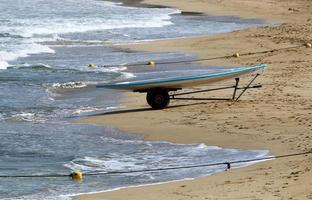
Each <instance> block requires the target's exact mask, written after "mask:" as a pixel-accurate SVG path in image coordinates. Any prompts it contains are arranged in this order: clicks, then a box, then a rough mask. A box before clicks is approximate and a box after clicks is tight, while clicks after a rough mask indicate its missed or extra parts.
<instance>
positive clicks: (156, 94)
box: [146, 89, 170, 109]
mask: <svg viewBox="0 0 312 200" xmlns="http://www.w3.org/2000/svg"><path fill="white" fill-rule="evenodd" d="M146 101H147V103H148V104H149V105H150V106H151V107H152V108H153V109H163V108H165V107H166V106H168V104H169V102H170V97H169V94H168V91H167V90H161V89H157V90H151V91H148V92H147V95H146Z"/></svg>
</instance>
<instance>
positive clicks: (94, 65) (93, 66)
mask: <svg viewBox="0 0 312 200" xmlns="http://www.w3.org/2000/svg"><path fill="white" fill-rule="evenodd" d="M88 67H89V68H96V64H92V63H91V64H89V65H88Z"/></svg>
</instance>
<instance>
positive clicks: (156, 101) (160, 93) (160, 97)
mask: <svg viewBox="0 0 312 200" xmlns="http://www.w3.org/2000/svg"><path fill="white" fill-rule="evenodd" d="M259 75H260V74H259V73H257V74H256V75H255V76H254V77H253V78H252V79H251V80H250V81H249V83H248V84H247V85H246V86H245V87H239V86H238V85H239V81H240V78H235V85H233V86H227V87H219V88H211V89H205V90H195V91H191V92H182V93H175V94H169V92H172V91H178V90H182V88H161V87H160V88H151V89H144V90H134V92H140V93H147V95H146V100H147V102H148V104H149V105H150V106H151V107H152V108H153V109H163V108H165V107H167V106H168V104H169V102H170V100H185V101H189V100H193V101H211V100H212V101H234V102H236V101H238V100H239V99H240V98H241V97H242V95H243V94H244V93H245V92H246V91H247V90H248V89H255V88H261V87H262V85H261V84H259V85H253V86H252V85H251V84H252V83H253V82H254V81H255V80H256V78H257V77H258V76H259ZM231 88H233V89H234V91H233V94H232V98H194V97H176V96H183V95H188V94H196V93H202V92H212V91H218V90H226V89H231ZM238 90H242V91H241V93H240V94H238V95H237V91H238Z"/></svg>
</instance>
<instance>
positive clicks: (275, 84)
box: [75, 0, 312, 200]
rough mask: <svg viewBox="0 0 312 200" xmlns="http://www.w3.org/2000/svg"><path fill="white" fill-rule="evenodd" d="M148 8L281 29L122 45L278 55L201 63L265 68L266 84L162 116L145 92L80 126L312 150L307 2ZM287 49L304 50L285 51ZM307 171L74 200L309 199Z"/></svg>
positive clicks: (310, 9)
mask: <svg viewBox="0 0 312 200" xmlns="http://www.w3.org/2000/svg"><path fill="white" fill-rule="evenodd" d="M147 3H155V4H162V5H165V6H175V7H178V8H180V9H181V10H183V11H187V12H204V13H207V14H210V15H211V14H214V15H235V16H241V17H244V18H263V19H266V20H270V21H275V22H283V23H282V24H280V25H278V26H273V27H262V28H250V29H245V30H241V31H235V32H232V33H226V34H221V35H217V36H212V37H208V36H203V37H192V38H186V39H185V38H184V39H176V40H165V41H155V42H149V43H143V44H136V45H130V46H123V48H126V49H131V50H140V51H179V52H187V53H191V54H194V55H197V56H198V57H199V58H207V57H215V56H223V55H232V54H234V53H236V52H238V53H240V54H243V53H250V52H256V51H267V50H271V49H281V50H276V51H272V52H267V53H258V54H252V55H245V56H241V57H239V58H234V57H233V58H230V59H223V60H213V61H209V62H202V63H201V64H207V65H220V66H222V65H232V66H247V65H254V64H258V63H267V64H268V65H269V67H268V69H267V70H266V71H265V73H264V74H263V75H261V76H260V77H259V78H258V80H257V82H258V83H261V84H263V87H262V88H261V89H257V90H250V91H248V92H247V93H246V94H245V95H244V96H243V97H242V99H241V100H240V101H239V102H236V103H232V102H171V104H170V107H169V108H167V109H164V110H157V111H155V110H150V109H149V108H148V106H147V105H146V102H145V96H144V94H136V93H129V94H127V98H125V99H124V104H125V105H126V106H127V108H126V111H125V112H122V113H111V114H105V115H104V114H103V115H101V116H96V117H89V118H85V119H82V120H81V121H80V122H81V123H91V124H100V125H109V126H114V127H116V128H119V129H121V130H123V131H127V132H131V133H135V134H140V135H143V136H144V138H145V139H146V140H165V141H171V142H176V143H206V144H207V145H216V146H221V147H230V148H239V149H268V150H270V151H271V152H272V153H273V154H274V155H282V154H289V153H297V152H305V151H310V150H311V144H310V143H311V141H312V85H311V77H312V56H311V55H312V48H307V47H305V46H304V44H305V43H308V42H309V43H311V42H312V34H311V33H312V2H311V1H303V0H302V1H299V0H294V1H290V0H285V1H278V0H273V1H272V0H271V1H269V0H264V1H261V2H259V1H253V0H247V1H246V0H227V1H220V0H219V1H217V0H211V1H190V0H186V1H183V2H181V1H177V0H170V1H166V3H164V2H162V1H158V0H148V1H147ZM291 46H298V47H297V48H293V49H284V50H283V48H285V47H291ZM156 67H157V66H156ZM201 95H207V94H201ZM218 95H226V94H225V93H219V94H218ZM142 124H143V125H142ZM311 164H312V157H311V155H308V156H298V157H292V158H283V159H276V160H271V161H267V162H264V163H259V164H256V165H253V166H250V167H246V168H241V169H233V170H230V171H227V172H224V173H219V174H215V175H212V176H208V177H202V178H197V179H195V180H190V181H179V182H174V183H166V184H161V185H154V186H145V187H136V188H127V189H121V190H118V191H114V192H106V193H98V194H91V195H81V196H77V197H75V199H83V200H85V199H92V200H93V199H125V198H126V199H164V200H166V199H177V200H178V199H300V200H302V199H312V171H311V168H312V167H311V166H312V165H311Z"/></svg>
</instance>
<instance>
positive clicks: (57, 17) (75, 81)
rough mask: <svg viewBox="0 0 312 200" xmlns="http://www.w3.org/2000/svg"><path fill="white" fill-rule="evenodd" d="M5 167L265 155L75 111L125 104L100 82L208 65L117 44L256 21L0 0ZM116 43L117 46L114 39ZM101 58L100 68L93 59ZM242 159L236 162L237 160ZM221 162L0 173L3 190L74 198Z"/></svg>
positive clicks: (89, 2) (193, 173)
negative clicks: (98, 121) (160, 138)
mask: <svg viewBox="0 0 312 200" xmlns="http://www.w3.org/2000/svg"><path fill="white" fill-rule="evenodd" d="M0 13H1V15H0V137H1V140H0V176H3V175H51V174H69V173H70V172H71V171H73V170H82V171H83V172H89V173H94V172H98V171H101V172H106V171H118V170H122V171H124V170H141V169H150V168H163V167H174V166H185V165H190V164H194V163H198V164H204V163H212V162H223V161H231V160H238V159H250V158H258V157H262V156H265V155H267V154H268V153H269V152H267V151H264V150H249V151H246V150H245V151H242V150H234V149H222V148H219V147H209V146H206V145H204V144H192V145H183V144H172V143H167V142H148V141H143V140H142V138H140V137H137V136H134V135H130V134H127V133H123V132H121V131H118V130H116V129H114V128H112V127H99V126H92V125H78V124H74V123H73V120H74V119H77V118H78V117H79V116H84V115H88V114H94V113H103V112H106V111H110V110H114V109H119V108H120V107H122V106H123V105H121V103H120V99H121V95H122V93H121V92H118V91H110V90H98V89H95V87H94V86H95V84H97V83H103V82H110V81H116V80H127V79H143V78H152V77H159V76H161V77H164V76H176V75H185V74H190V73H192V74H199V73H208V72H211V71H217V70H219V71H220V70H223V69H224V68H218V69H216V68H213V67H211V68H206V67H200V66H199V67H192V68H190V67H189V66H188V65H187V64H179V65H170V66H157V67H156V68H149V67H144V66H140V67H139V66H138V67H135V66H133V67H126V66H123V64H129V63H142V62H146V61H148V60H150V59H153V60H160V61H173V60H178V61H180V60H187V59H194V58H195V57H194V56H193V55H188V54H185V53H182V52H164V53H148V52H133V51H124V50H120V49H118V46H116V44H122V43H133V42H135V43H136V42H141V41H146V40H156V39H166V38H176V37H186V36H196V35H207V34H218V33H222V32H228V31H234V30H238V29H242V28H247V27H254V26H262V25H264V23H263V22H261V21H258V20H241V19H239V18H235V17H212V16H202V15H181V14H180V13H181V12H180V11H179V10H177V9H173V8H152V7H151V8H144V7H139V8H138V7H127V6H125V5H123V4H121V3H115V2H107V1H99V0H54V1H50V0H32V1H27V0H17V1H14V2H13V1H7V0H0ZM116 47H117V48H116ZM90 63H95V64H97V65H98V67H97V68H94V69H91V68H88V64H90ZM237 167H239V166H237ZM223 170H224V166H219V167H210V168H208V167H206V168H195V169H184V170H173V171H162V172H148V173H133V174H122V175H118V174H115V175H110V176H108V175H106V176H92V177H86V179H85V181H84V182H83V183H77V182H73V181H71V180H70V179H69V178H66V177H60V178H0V199H62V198H63V199H69V198H70V195H72V194H77V193H85V192H93V191H102V190H109V189H114V188H119V187H127V186H132V185H141V184H151V183H158V182H165V181H171V180H179V179H185V178H194V177H198V176H203V175H208V174H212V173H216V172H219V171H223Z"/></svg>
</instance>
